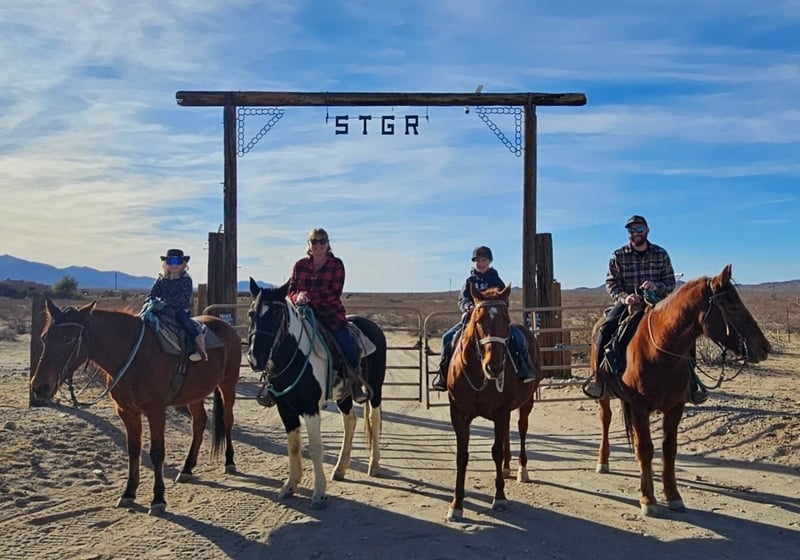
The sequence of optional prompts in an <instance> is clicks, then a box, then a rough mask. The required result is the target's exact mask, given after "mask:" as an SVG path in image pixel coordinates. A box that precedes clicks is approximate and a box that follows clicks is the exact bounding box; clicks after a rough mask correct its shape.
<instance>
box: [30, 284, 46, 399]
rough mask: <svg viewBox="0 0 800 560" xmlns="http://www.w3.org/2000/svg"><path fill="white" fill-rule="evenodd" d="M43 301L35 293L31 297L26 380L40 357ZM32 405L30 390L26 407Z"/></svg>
mask: <svg viewBox="0 0 800 560" xmlns="http://www.w3.org/2000/svg"><path fill="white" fill-rule="evenodd" d="M44 309H45V303H44V296H41V295H35V296H33V297H32V298H31V367H30V373H29V374H28V380H29V381H30V380H31V379H33V373H34V372H35V371H36V365H37V364H38V363H39V358H41V357H42V336H41V335H42V331H43V330H44V322H45V313H44ZM28 386H29V387H30V383H29V384H28ZM33 405H34V399H33V395H32V394H31V392H30V390H29V391H28V407H29V408H30V407H31V406H33Z"/></svg>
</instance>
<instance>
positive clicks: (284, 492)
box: [278, 486, 294, 498]
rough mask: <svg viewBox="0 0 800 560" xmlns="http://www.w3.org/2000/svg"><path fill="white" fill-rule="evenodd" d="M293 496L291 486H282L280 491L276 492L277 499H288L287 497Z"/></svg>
mask: <svg viewBox="0 0 800 560" xmlns="http://www.w3.org/2000/svg"><path fill="white" fill-rule="evenodd" d="M293 494H294V488H292V487H291V486H284V487H283V488H281V489H280V490H278V497H279V498H288V497H289V496H291V495H293Z"/></svg>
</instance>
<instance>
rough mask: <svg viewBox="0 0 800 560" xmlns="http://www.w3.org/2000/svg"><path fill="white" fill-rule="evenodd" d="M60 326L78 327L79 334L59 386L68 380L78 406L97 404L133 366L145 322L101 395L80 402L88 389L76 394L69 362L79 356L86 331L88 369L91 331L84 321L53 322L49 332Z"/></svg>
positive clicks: (59, 375) (90, 352) (142, 337)
mask: <svg viewBox="0 0 800 560" xmlns="http://www.w3.org/2000/svg"><path fill="white" fill-rule="evenodd" d="M59 327H77V328H78V329H79V330H78V336H77V337H76V338H75V342H73V344H72V348H71V350H70V353H69V355H68V356H67V359H66V360H65V361H64V365H63V366H62V367H61V371H60V372H59V373H58V379H57V383H58V385H57V386H58V387H61V385H62V384H63V383H64V382H65V381H66V383H67V386H68V388H69V392H70V397H71V399H72V404H73V405H75V406H77V405H79V404H80V405H81V406H91V405H93V404H97V403H98V402H100V401H101V400H102V399H103V398H105V396H106V395H108V394H109V393H110V392H111V391H112V390H113V389H114V387H116V386H117V384H118V383H119V382H120V380H121V379H122V376H123V375H125V373H126V372H127V371H128V368H129V367H130V366H131V363H133V359H134V358H135V357H136V354H137V353H138V352H139V348H141V346H142V340H144V331H145V323H144V321H143V320H142V321H141V328H140V329H139V336H138V338H137V339H136V342H135V343H134V344H133V347H132V348H131V351H130V353H129V354H128V358H127V359H126V360H125V363H124V364H123V365H122V367H121V368H120V369H119V371H118V372H117V373H116V374H114V375H112V376H111V378H112V381H111V383H110V384H108V385H107V386H106V388H105V389H103V391H102V392H101V393H100V395H98V396H97V397H96V398H95V399H94V400H92V401H91V402H89V403H79V402H78V396H80V394H81V393H83V390H84V389H86V387H84V388H83V389H82V390H80V391H78V393H77V395H76V394H75V390H74V388H73V386H72V379H71V374H72V372H73V371H75V370H74V369H73V370H72V371H70V369H69V364H70V362H72V360H73V358H77V357H78V356H79V354H80V351H81V347H82V345H83V335H84V333H86V334H87V337H86V340H87V342H86V359H85V360H84V370H86V368H87V367H88V366H89V361H90V360H91V359H92V351H91V348H90V346H91V345H90V341H91V336H89V335H91V333H90V332H89V328H88V325H84V324H82V323H75V322H68V323H56V324H52V325H50V327H48V329H47V332H48V333H49V332H50V331H51V330H53V329H56V328H59ZM45 336H46V335H45ZM42 357H44V355H42ZM39 361H41V358H40V360H39ZM75 369H77V368H75Z"/></svg>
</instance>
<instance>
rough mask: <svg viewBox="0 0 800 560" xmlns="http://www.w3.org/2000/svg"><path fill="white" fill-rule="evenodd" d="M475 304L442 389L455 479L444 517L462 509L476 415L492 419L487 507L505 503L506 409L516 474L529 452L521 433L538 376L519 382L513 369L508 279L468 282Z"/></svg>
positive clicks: (534, 348) (533, 349) (523, 478)
mask: <svg viewBox="0 0 800 560" xmlns="http://www.w3.org/2000/svg"><path fill="white" fill-rule="evenodd" d="M470 292H471V294H472V298H473V300H474V302H475V308H474V309H473V310H472V313H471V314H470V317H469V320H468V321H467V323H466V324H465V325H464V329H463V331H462V333H461V337H460V338H459V341H458V343H457V346H456V349H455V351H454V354H453V358H452V361H451V362H450V367H449V368H448V370H447V394H448V397H449V399H450V421H451V423H452V424H453V429H454V430H455V433H456V485H455V490H454V493H453V501H452V502H451V504H450V508H449V509H448V511H447V520H448V521H452V520H459V519H461V518H462V517H463V515H464V479H465V477H466V472H467V462H468V460H469V432H470V424H472V421H473V420H474V419H475V418H477V417H479V416H480V417H482V418H486V419H488V420H492V421H493V422H494V444H493V445H492V459H494V464H495V493H494V499H493V501H492V509H495V510H504V509H505V508H506V495H505V481H504V479H503V475H504V469H505V472H508V470H509V465H510V461H511V447H510V442H509V424H510V422H511V411H512V410H515V409H519V420H518V427H519V439H520V450H519V468H518V471H517V480H518V481H520V482H528V481H529V478H528V470H527V465H528V456H527V454H526V452H525V437H526V435H527V433H528V415H529V414H530V412H531V410H532V409H533V398H534V393H535V391H536V386H537V385H538V384H539V380H538V379H537V380H536V381H534V382H532V383H523V382H522V381H520V380H519V378H518V377H517V375H516V374H515V372H514V366H513V365H512V360H511V357H510V356H509V354H508V349H507V348H506V343H507V341H508V337H509V335H510V334H511V333H510V329H511V328H512V326H511V319H510V317H509V313H508V296H509V293H510V292H511V285H508V286H506V287H505V288H504V289H502V290H500V289H497V288H489V289H488V290H485V291H483V292H478V291H476V290H475V289H474V288H473V287H470ZM515 328H521V329H522V330H523V332H524V333H525V337H526V340H527V343H528V356H529V359H530V360H531V363H532V365H533V366H534V371H536V372H541V367H540V360H539V347H538V345H537V344H536V339H535V338H534V337H533V335H532V334H531V332H530V331H529V330H528V329H525V328H523V327H519V326H515Z"/></svg>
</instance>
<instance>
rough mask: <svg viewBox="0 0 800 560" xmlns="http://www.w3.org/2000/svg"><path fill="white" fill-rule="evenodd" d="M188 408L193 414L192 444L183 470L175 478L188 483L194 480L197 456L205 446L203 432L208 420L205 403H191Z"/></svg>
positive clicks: (177, 480)
mask: <svg viewBox="0 0 800 560" xmlns="http://www.w3.org/2000/svg"><path fill="white" fill-rule="evenodd" d="M188 406H189V412H191V413H192V444H191V445H190V446H189V454H188V455H186V460H185V461H184V462H183V468H182V469H181V472H179V473H178V476H177V477H176V478H175V482H188V481H190V480H191V479H192V476H193V475H192V469H194V468H195V467H196V466H197V455H198V453H199V452H200V446H201V445H202V444H203V431H204V430H205V429H206V421H207V420H208V415H207V414H206V407H205V406H203V401H199V402H195V403H191V404H190V405H188Z"/></svg>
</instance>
